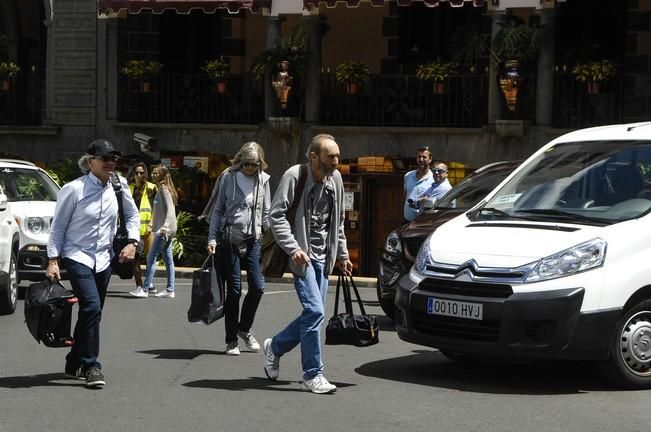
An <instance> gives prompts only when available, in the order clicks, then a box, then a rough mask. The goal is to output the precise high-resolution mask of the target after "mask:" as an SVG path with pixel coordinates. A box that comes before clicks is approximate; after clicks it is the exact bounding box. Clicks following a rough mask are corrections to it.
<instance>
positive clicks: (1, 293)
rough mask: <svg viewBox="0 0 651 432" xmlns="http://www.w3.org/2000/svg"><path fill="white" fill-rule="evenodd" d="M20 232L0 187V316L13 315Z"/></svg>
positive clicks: (16, 289)
mask: <svg viewBox="0 0 651 432" xmlns="http://www.w3.org/2000/svg"><path fill="white" fill-rule="evenodd" d="M19 236H20V231H19V229H18V224H16V222H15V221H14V218H13V216H12V215H11V210H10V208H9V205H8V204H7V195H5V194H4V191H3V190H2V187H0V315H6V314H10V313H13V311H15V310H16V301H17V299H18V279H17V277H16V253H17V252H18V241H19Z"/></svg>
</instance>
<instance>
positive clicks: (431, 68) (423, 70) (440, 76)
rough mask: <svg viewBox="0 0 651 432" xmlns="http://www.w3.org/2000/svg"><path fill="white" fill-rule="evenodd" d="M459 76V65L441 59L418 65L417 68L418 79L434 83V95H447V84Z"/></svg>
mask: <svg viewBox="0 0 651 432" xmlns="http://www.w3.org/2000/svg"><path fill="white" fill-rule="evenodd" d="M456 75H457V64H456V63H454V62H446V61H442V60H440V59H436V60H435V61H431V62H429V63H425V64H421V65H418V67H417V68H416V77H417V78H418V79H420V80H423V81H425V80H432V81H434V93H435V94H443V93H445V83H446V82H447V81H448V80H449V79H450V78H452V77H453V76H456Z"/></svg>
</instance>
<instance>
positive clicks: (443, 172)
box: [417, 160, 452, 209]
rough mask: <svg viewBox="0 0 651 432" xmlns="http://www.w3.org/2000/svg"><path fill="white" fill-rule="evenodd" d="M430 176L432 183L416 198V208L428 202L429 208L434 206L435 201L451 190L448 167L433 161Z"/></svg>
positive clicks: (441, 162)
mask: <svg viewBox="0 0 651 432" xmlns="http://www.w3.org/2000/svg"><path fill="white" fill-rule="evenodd" d="M432 166H433V168H432V176H433V178H434V183H432V185H431V186H430V187H429V189H427V190H426V191H425V192H423V193H422V194H421V196H419V197H418V199H417V202H418V208H419V209H422V208H423V203H424V202H425V201H428V202H429V203H430V206H429V207H430V208H431V207H433V206H434V205H435V204H436V201H438V200H439V199H441V197H442V196H443V195H445V194H446V193H448V191H449V190H450V189H452V185H451V184H450V182H449V181H448V166H447V165H446V164H445V163H443V161H439V160H437V161H434V163H433V164H432Z"/></svg>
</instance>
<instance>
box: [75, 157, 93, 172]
mask: <svg viewBox="0 0 651 432" xmlns="http://www.w3.org/2000/svg"><path fill="white" fill-rule="evenodd" d="M92 158H93V156H91V155H89V154H84V155H83V156H82V157H80V158H79V160H78V161H77V165H79V169H80V170H81V172H82V173H83V174H84V175H85V174H88V173H89V172H90V160H91V159H92Z"/></svg>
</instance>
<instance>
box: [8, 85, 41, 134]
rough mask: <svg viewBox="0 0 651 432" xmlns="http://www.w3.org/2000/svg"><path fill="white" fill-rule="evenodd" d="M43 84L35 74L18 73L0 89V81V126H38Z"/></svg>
mask: <svg viewBox="0 0 651 432" xmlns="http://www.w3.org/2000/svg"><path fill="white" fill-rule="evenodd" d="M44 95H45V82H43V81H41V82H40V83H39V79H38V78H37V76H36V74H35V73H20V74H18V75H17V76H16V77H15V78H14V79H12V80H10V81H9V88H8V89H3V88H2V81H0V125H19V126H24V125H40V124H41V122H42V119H43V109H42V101H43V100H44Z"/></svg>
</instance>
